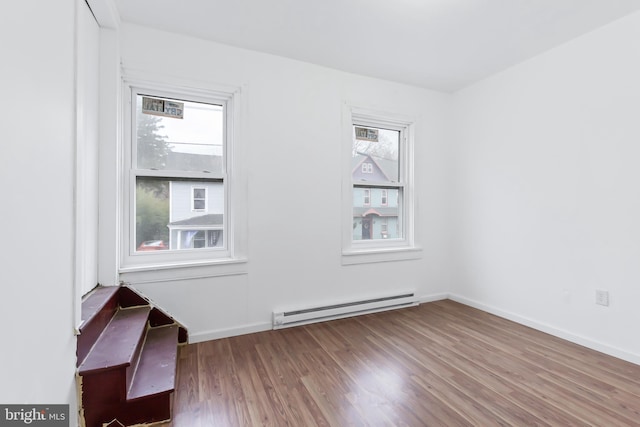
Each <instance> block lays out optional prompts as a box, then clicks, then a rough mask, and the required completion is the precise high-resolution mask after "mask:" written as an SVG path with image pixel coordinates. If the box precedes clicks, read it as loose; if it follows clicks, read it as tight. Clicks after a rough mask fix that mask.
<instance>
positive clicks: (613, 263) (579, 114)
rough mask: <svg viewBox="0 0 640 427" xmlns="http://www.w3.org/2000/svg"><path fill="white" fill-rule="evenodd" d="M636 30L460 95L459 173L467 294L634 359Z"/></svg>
mask: <svg viewBox="0 0 640 427" xmlns="http://www.w3.org/2000/svg"><path fill="white" fill-rule="evenodd" d="M638 40H640V13H636V14H633V15H630V16H628V17H626V18H624V19H622V20H620V21H617V22H615V23H613V24H610V25H608V26H606V27H604V28H601V29H599V30H597V31H594V32H592V33H590V34H587V35H585V36H582V37H580V38H578V39H576V40H573V41H572V42H570V43H567V44H566V45H563V46H561V47H558V48H556V49H553V50H552V51H549V52H547V53H545V54H543V55H541V56H538V57H536V58H534V59H532V60H529V61H527V62H525V63H522V64H520V65H518V66H515V67H513V68H511V69H509V70H507V71H505V72H502V73H500V74H498V75H495V76H493V77H491V78H489V79H487V80H485V81H483V82H480V83H478V84H475V85H473V86H471V87H469V88H467V89H465V90H463V91H461V92H459V93H457V94H456V95H455V96H454V109H455V112H454V118H455V120H456V124H455V128H454V129H455V138H456V141H455V142H456V151H455V152H454V156H455V160H456V162H455V165H456V168H455V169H453V170H452V176H453V177H454V179H455V186H454V191H453V195H454V205H453V209H454V212H455V213H456V216H455V218H454V219H453V221H454V224H455V227H454V229H453V230H454V231H455V234H454V242H455V258H456V261H457V265H456V266H455V268H454V269H453V271H454V272H455V277H454V278H453V283H454V285H453V287H452V290H453V292H454V293H455V294H457V296H458V298H459V299H460V300H462V301H465V302H468V303H472V304H475V305H477V306H479V307H482V308H485V309H488V310H490V311H494V312H498V313H501V314H503V315H507V316H510V317H512V318H514V319H518V320H520V321H523V322H525V323H529V324H532V325H534V326H536V327H540V328H542V329H545V330H548V331H551V332H553V333H557V334H559V335H561V336H565V337H567V338H570V339H573V340H575V341H578V342H583V343H585V344H588V345H590V346H592V347H595V348H599V349H601V350H605V351H607V352H609V353H612V354H616V355H618V356H621V357H624V358H626V359H628V360H633V361H635V362H636V363H640V339H638V338H637V333H636V329H637V326H638V325H639V324H640V309H639V308H640V286H639V284H640V262H639V261H638V260H640V221H639V220H638V218H640V184H639V183H640V167H638V159H639V158H640V79H639V78H638V76H640V43H638ZM596 289H603V290H608V291H609V292H610V298H611V305H610V306H609V307H602V306H597V305H595V290H596Z"/></svg>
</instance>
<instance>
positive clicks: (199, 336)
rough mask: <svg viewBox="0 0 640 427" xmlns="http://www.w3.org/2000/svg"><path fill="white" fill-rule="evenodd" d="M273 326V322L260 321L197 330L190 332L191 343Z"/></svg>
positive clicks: (251, 332)
mask: <svg viewBox="0 0 640 427" xmlns="http://www.w3.org/2000/svg"><path fill="white" fill-rule="evenodd" d="M272 328H273V325H272V324H271V322H260V323H252V324H249V325H243V326H238V327H234V328H228V329H211V330H208V331H202V332H196V333H194V334H191V333H189V344H195V343H199V342H204V341H211V340H217V339H221V338H228V337H235V336H238V335H246V334H253V333H256V332H264V331H270V330H271V329H272Z"/></svg>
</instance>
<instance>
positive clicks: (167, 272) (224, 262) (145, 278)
mask: <svg viewBox="0 0 640 427" xmlns="http://www.w3.org/2000/svg"><path fill="white" fill-rule="evenodd" d="M247 262H248V259H247V258H221V259H216V260H206V261H205V260H203V261H188V262H174V263H162V264H144V265H136V266H128V267H120V279H121V280H122V281H123V282H126V283H132V284H136V283H153V282H169V281H171V282H173V281H178V280H188V279H200V278H206V277H218V276H234V275H239V274H247Z"/></svg>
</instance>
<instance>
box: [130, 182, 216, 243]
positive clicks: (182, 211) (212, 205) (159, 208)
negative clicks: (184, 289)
mask: <svg viewBox="0 0 640 427" xmlns="http://www.w3.org/2000/svg"><path fill="white" fill-rule="evenodd" d="M194 185H195V186H197V187H198V188H196V189H194V188H193V187H194ZM197 190H201V191H202V193H201V194H202V195H206V197H207V198H208V201H205V200H204V199H201V200H197V199H194V200H192V195H194V194H196V192H198V191H197ZM192 204H193V208H192ZM194 209H197V212H195V211H194ZM223 226H224V184H223V183H222V182H221V181H216V180H210V181H202V180H197V181H194V180H189V179H177V178H172V179H166V178H163V179H157V178H149V177H138V178H137V180H136V237H135V239H136V250H137V251H152V250H158V249H172V250H180V249H193V248H205V247H221V246H222V230H223ZM212 231H216V232H217V234H216V235H215V237H210V238H207V236H208V233H210V232H212ZM154 242H155V243H154ZM209 242H211V243H212V244H210V243H209Z"/></svg>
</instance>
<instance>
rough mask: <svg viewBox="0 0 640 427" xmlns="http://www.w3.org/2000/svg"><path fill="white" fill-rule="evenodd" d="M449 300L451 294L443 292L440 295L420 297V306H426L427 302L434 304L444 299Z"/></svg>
mask: <svg viewBox="0 0 640 427" xmlns="http://www.w3.org/2000/svg"><path fill="white" fill-rule="evenodd" d="M447 298H449V294H448V293H446V292H443V293H440V294H431V295H423V296H421V297H418V299H419V300H420V304H424V303H427V302H434V301H442V300H443V299H447Z"/></svg>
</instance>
